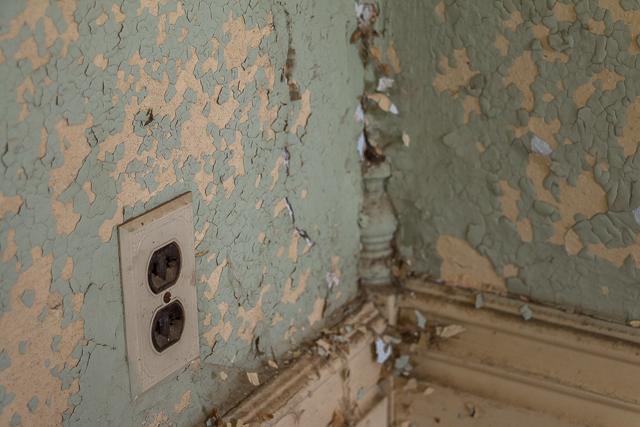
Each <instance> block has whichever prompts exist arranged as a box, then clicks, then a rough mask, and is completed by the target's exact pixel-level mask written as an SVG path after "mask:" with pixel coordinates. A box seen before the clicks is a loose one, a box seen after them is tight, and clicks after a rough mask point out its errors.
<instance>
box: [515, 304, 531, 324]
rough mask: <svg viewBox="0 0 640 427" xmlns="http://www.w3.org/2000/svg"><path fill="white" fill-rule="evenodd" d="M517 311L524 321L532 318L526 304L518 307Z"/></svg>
mask: <svg viewBox="0 0 640 427" xmlns="http://www.w3.org/2000/svg"><path fill="white" fill-rule="evenodd" d="M518 311H519V312H520V315H521V316H522V318H523V319H524V320H530V319H531V318H532V317H533V312H532V311H531V309H530V308H529V306H528V305H527V304H524V305H522V306H520V308H519V309H518Z"/></svg>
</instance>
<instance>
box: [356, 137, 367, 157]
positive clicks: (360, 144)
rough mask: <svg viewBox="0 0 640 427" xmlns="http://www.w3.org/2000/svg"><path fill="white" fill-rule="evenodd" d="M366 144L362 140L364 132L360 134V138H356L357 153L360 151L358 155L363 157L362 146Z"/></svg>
mask: <svg viewBox="0 0 640 427" xmlns="http://www.w3.org/2000/svg"><path fill="white" fill-rule="evenodd" d="M365 146H366V142H365V140H364V132H362V133H361V134H360V138H358V153H360V157H364V148H365Z"/></svg>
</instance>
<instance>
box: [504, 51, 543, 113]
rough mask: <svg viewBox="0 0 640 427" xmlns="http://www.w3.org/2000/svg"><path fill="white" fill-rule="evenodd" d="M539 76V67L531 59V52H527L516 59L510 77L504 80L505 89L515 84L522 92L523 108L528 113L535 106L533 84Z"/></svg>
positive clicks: (510, 70) (510, 69)
mask: <svg viewBox="0 0 640 427" xmlns="http://www.w3.org/2000/svg"><path fill="white" fill-rule="evenodd" d="M537 75H538V66H537V65H536V64H535V62H533V60H532V59H531V52H530V51H528V50H526V51H524V53H523V54H522V55H520V56H518V57H517V58H516V59H514V61H513V66H512V67H511V68H509V75H508V76H507V77H505V78H503V80H502V82H503V84H504V87H507V86H509V85H510V84H511V83H513V84H515V85H516V87H517V88H518V90H519V91H520V92H522V94H523V95H524V100H523V101H522V108H524V109H526V110H527V111H531V110H532V109H533V106H534V100H533V92H532V91H531V84H532V83H533V82H534V81H535V79H536V76H537Z"/></svg>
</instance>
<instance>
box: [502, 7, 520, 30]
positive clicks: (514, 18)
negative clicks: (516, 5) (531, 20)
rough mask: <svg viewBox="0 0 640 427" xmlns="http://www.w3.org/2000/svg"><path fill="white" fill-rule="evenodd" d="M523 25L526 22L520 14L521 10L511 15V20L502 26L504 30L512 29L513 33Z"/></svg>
mask: <svg viewBox="0 0 640 427" xmlns="http://www.w3.org/2000/svg"><path fill="white" fill-rule="evenodd" d="M522 23H524V20H523V19H522V15H521V14H520V11H519V10H516V11H515V12H512V13H511V15H510V16H509V19H507V20H506V21H504V22H503V23H502V26H503V27H504V28H511V31H514V32H515V31H516V29H517V28H518V25H520V24H522Z"/></svg>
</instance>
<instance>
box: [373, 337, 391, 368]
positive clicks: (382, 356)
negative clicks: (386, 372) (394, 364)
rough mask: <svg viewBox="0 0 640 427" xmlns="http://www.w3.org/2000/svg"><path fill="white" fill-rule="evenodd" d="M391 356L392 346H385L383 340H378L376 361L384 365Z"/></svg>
mask: <svg viewBox="0 0 640 427" xmlns="http://www.w3.org/2000/svg"><path fill="white" fill-rule="evenodd" d="M390 356H391V344H385V343H384V341H382V339H381V338H376V361H377V362H378V363H384V362H386V361H387V359H388V358H389V357H390Z"/></svg>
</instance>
